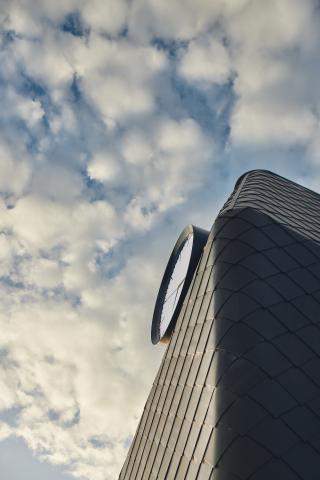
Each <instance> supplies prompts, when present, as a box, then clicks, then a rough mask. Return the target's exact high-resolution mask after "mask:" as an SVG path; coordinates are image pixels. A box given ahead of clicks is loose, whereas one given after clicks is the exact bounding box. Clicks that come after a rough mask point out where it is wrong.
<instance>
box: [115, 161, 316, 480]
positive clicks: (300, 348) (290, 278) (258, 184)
mask: <svg viewBox="0 0 320 480" xmlns="http://www.w3.org/2000/svg"><path fill="white" fill-rule="evenodd" d="M319 478H320V195H318V194H317V193H315V192H312V191H310V190H308V189H306V188H304V187H302V186H300V185H297V184H295V183H293V182H291V181H289V180H286V179H284V178H282V177H280V176H278V175H275V174H273V173H271V172H267V171H261V170H255V171H251V172H248V173H246V174H244V175H243V176H242V177H240V178H239V180H238V181H237V183H236V185H235V188H234V191H233V192H232V194H231V196H230V198H229V199H228V201H227V202H226V203H225V205H224V207H223V208H222V210H221V211H220V213H219V215H218V217H217V219H216V220H215V222H214V224H213V227H212V230H211V232H210V235H209V236H208V239H207V242H206V245H205V247H204V249H203V252H202V255H201V258H200V260H199V263H198V265H197V268H196V270H195V273H194V275H193V279H192V282H191V284H190V286H189V287H188V291H187V294H186V297H185V299H184V302H183V305H182V307H181V309H180V311H179V315H178V318H177V322H176V324H175V327H174V329H173V332H172V334H171V336H170V338H169V343H168V345H167V348H166V352H165V354H164V357H163V360H162V363H161V366H160V368H159V371H158V373H157V376H156V378H155V380H154V384H153V386H152V389H151V392H150V394H149V397H148V400H147V403H146V405H145V408H144V412H143V415H142V418H141V421H140V423H139V426H138V429H137V432H136V435H135V437H134V440H133V442H132V445H131V448H130V450H129V453H128V456H127V459H126V462H125V464H124V466H123V468H122V471H121V474H120V479H121V480H129V479H130V480H139V479H143V480H145V479H157V480H163V479H181V480H182V479H187V480H192V479H201V480H207V479H211V480H270V479H275V480H319Z"/></svg>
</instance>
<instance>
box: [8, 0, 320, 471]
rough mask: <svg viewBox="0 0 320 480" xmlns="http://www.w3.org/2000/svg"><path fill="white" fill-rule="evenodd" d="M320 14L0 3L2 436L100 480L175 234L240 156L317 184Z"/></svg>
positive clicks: (149, 367)
mask: <svg viewBox="0 0 320 480" xmlns="http://www.w3.org/2000/svg"><path fill="white" fill-rule="evenodd" d="M319 15H320V11H319V8H318V5H317V3H316V2H315V1H312V0H306V1H305V2H300V1H298V0H290V1H289V0H271V1H270V2H267V3H265V4H264V3H262V2H260V1H258V0H251V1H249V0H237V1H235V2H229V1H227V0H218V1H216V2H212V1H209V0H201V1H197V2H194V1H192V0H190V1H189V0H187V1H186V2H184V4H183V7H182V5H181V2H180V1H178V0H173V1H172V2H163V1H162V2H161V1H160V0H133V1H131V2H129V1H125V0H108V1H107V2H106V1H102V0H94V1H92V0H90V1H89V0H77V1H76V0H67V1H58V2H52V1H50V0H45V1H41V2H40V1H38V0H28V1H27V2H25V3H24V4H23V5H22V4H21V2H18V1H16V0H5V1H4V2H3V5H2V11H1V13H0V61H1V66H2V68H1V72H0V99H1V105H2V109H1V111H0V127H1V129H0V131H1V134H0V285H1V288H0V439H1V440H2V441H3V442H8V441H11V440H12V439H20V440H23V441H24V442H25V443H26V445H27V446H28V448H29V449H30V450H31V451H32V452H33V453H34V454H35V455H36V456H37V458H38V459H40V460H41V461H44V462H46V463H51V464H53V465H55V466H60V467H61V468H63V469H64V470H65V471H67V472H69V473H70V475H71V476H73V477H74V478H81V479H83V480H111V479H115V478H117V475H118V472H119V470H120V468H121V465H122V463H123V461H124V457H125V454H126V451H127V449H128V446H129V444H130V439H131V438H132V435H133V434H134V431H135V428H136V425H137V422H138V420H139V417H140V414H141V411H142V408H143V405H144V402H145V399H146V395H147V393H148V390H149V388H150V386H151V383H152V380H153V377H154V374H155V372H156V369H157V366H158V364H159V361H160V358H161V355H162V351H161V348H160V350H159V349H154V348H153V347H151V345H150V342H149V328H150V321H151V315H152V311H153V304H154V300H155V296H156V292H157V289H158V285H159V282H160V277H161V274H162V272H163V269H164V265H165V262H166V259H167V257H168V255H169V252H170V248H171V246H172V244H173V243H174V240H175V238H176V237H177V236H178V234H179V229H180V228H181V229H182V228H183V226H184V225H185V224H187V223H190V222H194V223H199V224H200V226H203V227H204V228H210V224H211V223H212V221H213V219H214V216H215V214H216V212H217V211H218V208H219V206H221V204H222V202H223V200H224V199H225V197H226V195H227V194H228V193H229V191H230V189H231V188H232V184H233V181H234V180H235V179H236V177H237V176H238V175H240V174H241V173H243V171H244V170H245V169H249V168H255V167H262V168H272V169H274V170H275V171H278V172H279V173H281V174H284V175H288V176H289V177H290V178H293V179H298V180H299V181H301V182H302V183H304V184H306V185H309V186H311V187H313V188H315V189H318V183H317V182H318V179H319V178H320V169H319V166H320V163H319V159H320V150H319V105H320V103H319V86H318V77H319V67H318V65H319V41H320V38H319V32H318V21H319ZM4 444H5V443H3V445H4ZM3 448H4V447H3ZM0 452H1V443H0ZM44 464H45V463H44Z"/></svg>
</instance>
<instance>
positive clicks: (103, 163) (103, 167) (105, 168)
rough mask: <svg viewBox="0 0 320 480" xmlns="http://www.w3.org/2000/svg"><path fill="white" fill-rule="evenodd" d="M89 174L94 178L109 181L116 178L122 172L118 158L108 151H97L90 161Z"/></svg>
mask: <svg viewBox="0 0 320 480" xmlns="http://www.w3.org/2000/svg"><path fill="white" fill-rule="evenodd" d="M87 170H88V175H89V177H90V178H92V179H93V180H98V181H100V182H108V181H112V180H114V179H115V178H116V177H117V176H118V175H119V172H120V168H119V166H118V162H117V159H115V158H113V157H112V156H111V155H110V154H109V153H108V152H105V153H104V152H97V153H96V155H95V156H94V158H93V159H92V160H90V162H89V163H88V167H87Z"/></svg>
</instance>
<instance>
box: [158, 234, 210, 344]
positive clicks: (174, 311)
mask: <svg viewBox="0 0 320 480" xmlns="http://www.w3.org/2000/svg"><path fill="white" fill-rule="evenodd" d="M208 235H209V232H207V231H206V230H202V229H201V228H198V227H194V226H193V225H187V226H186V228H185V229H184V230H183V231H182V233H181V234H180V236H179V238H178V240H177V242H176V244H175V246H174V249H173V251H172V253H171V256H170V258H169V261H168V264H167V267H166V269H165V272H164V275H163V278H162V281H161V285H160V289H159V292H158V296H157V300H156V304H155V307H154V313H153V319H152V326H151V340H152V343H153V344H156V343H158V342H159V341H160V342H163V343H167V342H168V341H169V340H170V337H171V334H172V331H173V329H174V326H175V324H176V321H177V318H178V316H179V313H180V310H181V307H182V304H183V301H184V299H185V297H186V294H187V292H188V289H189V287H190V284H191V281H192V278H193V275H194V273H195V271H196V268H197V265H198V263H199V260H200V257H201V254H202V251H203V247H204V246H205V244H206V242H207V239H208Z"/></svg>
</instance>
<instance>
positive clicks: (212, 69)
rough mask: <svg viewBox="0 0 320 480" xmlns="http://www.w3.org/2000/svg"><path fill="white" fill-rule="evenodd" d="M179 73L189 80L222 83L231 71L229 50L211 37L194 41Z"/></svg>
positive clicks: (182, 61)
mask: <svg viewBox="0 0 320 480" xmlns="http://www.w3.org/2000/svg"><path fill="white" fill-rule="evenodd" d="M179 73H180V75H182V76H183V77H184V78H185V79H186V80H187V81H189V82H202V83H204V84H207V83H209V84H210V83H213V84H214V83H217V84H222V83H224V82H226V81H227V80H228V77H229V76H230V73H231V62H230V58H229V54H228V51H227V50H226V48H225V47H224V46H223V44H222V43H220V42H218V41H216V40H214V39H211V38H209V39H207V40H206V41H205V40H203V39H202V40H200V41H196V42H192V43H191V44H190V45H189V47H188V49H187V52H186V53H185V55H184V56H183V58H182V60H181V64H180V66H179Z"/></svg>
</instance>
